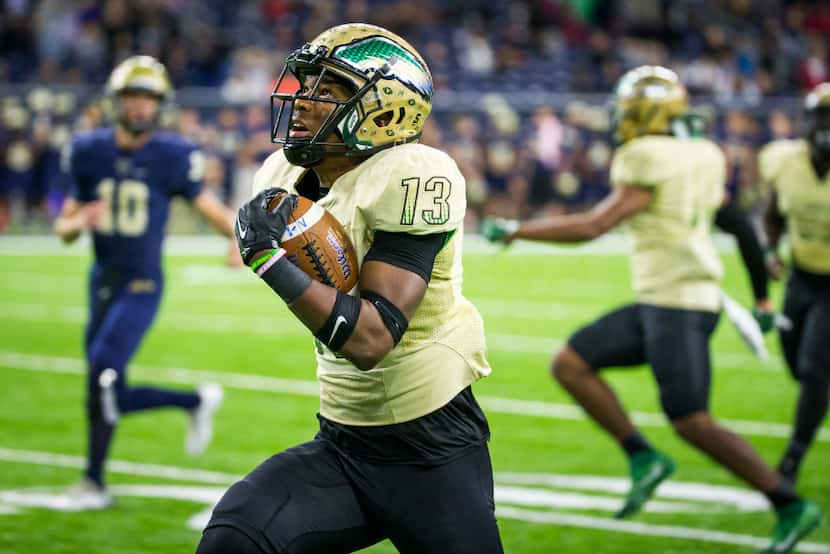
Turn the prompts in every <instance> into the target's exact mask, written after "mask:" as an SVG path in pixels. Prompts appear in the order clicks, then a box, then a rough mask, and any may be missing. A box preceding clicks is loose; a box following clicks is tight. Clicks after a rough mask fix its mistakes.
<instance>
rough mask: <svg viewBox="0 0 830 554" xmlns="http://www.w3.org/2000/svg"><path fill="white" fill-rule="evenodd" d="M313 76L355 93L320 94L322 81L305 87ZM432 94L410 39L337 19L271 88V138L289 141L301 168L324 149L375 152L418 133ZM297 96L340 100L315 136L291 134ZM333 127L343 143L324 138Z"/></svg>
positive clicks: (291, 156) (289, 153)
mask: <svg viewBox="0 0 830 554" xmlns="http://www.w3.org/2000/svg"><path fill="white" fill-rule="evenodd" d="M309 75H315V76H319V77H318V78H317V79H316V83H317V84H319V83H320V82H321V81H322V80H323V77H324V76H326V77H334V78H335V79H337V80H338V81H339V82H343V83H344V84H346V85H347V86H348V87H349V88H350V89H351V90H352V91H354V93H353V94H352V96H351V97H350V98H348V99H345V100H334V99H332V98H322V97H319V96H317V95H316V93H317V84H315V85H314V86H313V87H312V89H311V90H310V91H308V92H303V91H302V83H303V80H304V78H306V77H308V76H309ZM292 77H293V78H296V79H297V80H299V81H300V83H301V85H300V87H297V86H296V85H295V84H293V83H292V81H293V79H292ZM292 88H297V90H293V91H290V90H291V89H292ZM286 89H288V90H289V91H290V92H286ZM432 93H433V86H432V75H431V74H430V71H429V68H428V67H427V64H426V62H425V61H424V59H423V58H422V57H421V55H420V54H418V52H417V51H416V50H415V48H413V47H412V45H410V44H409V43H408V42H407V41H405V40H404V39H402V38H401V37H399V36H398V35H396V34H394V33H392V32H390V31H387V30H386V29H384V28H382V27H377V26H375V25H368V24H364V23H349V24H346V25H339V26H337V27H332V28H331V29H328V30H327V31H324V32H323V33H321V34H320V35H319V36H317V37H316V38H315V39H314V40H312V41H311V42H310V43H307V44H305V45H304V46H303V47H302V48H299V49H298V50H295V51H294V52H293V53H291V54H290V55H289V56H288V58H287V59H286V62H285V67H284V68H283V70H282V73H281V75H280V78H279V79H278V80H277V83H276V86H275V87H274V91H273V93H272V94H271V139H272V141H273V142H276V143H277V144H283V145H284V151H285V156H286V158H287V159H288V161H289V162H291V163H292V164H294V165H299V166H303V167H312V166H314V165H316V164H318V163H320V162H321V161H322V160H323V158H324V157H325V156H327V155H341V156H342V155H346V156H370V155H372V154H374V153H375V152H377V151H379V150H381V149H384V148H388V147H390V146H394V145H396V144H403V143H407V142H413V141H416V140H418V138H419V137H420V136H421V128H422V127H423V125H424V121H425V120H426V118H427V117H428V116H429V114H430V111H431V110H432ZM298 99H301V100H302V101H303V102H328V103H330V104H335V106H334V109H333V110H332V111H331V114H330V115H329V116H328V117H327V118H326V119H325V121H323V123H322V124H321V125H320V128H319V129H317V130H316V132H314V134H313V136H310V137H309V136H303V137H291V136H290V134H289V133H288V126H289V125H290V121H291V118H292V113H293V111H294V109H295V106H296V104H295V102H296V101H297V100H298ZM333 132H334V133H336V134H337V135H338V136H339V137H340V139H341V142H326V141H325V139H326V137H328V136H330V135H331V134H332V133H333Z"/></svg>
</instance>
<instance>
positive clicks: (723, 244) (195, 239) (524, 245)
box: [0, 233, 736, 259]
mask: <svg viewBox="0 0 830 554" xmlns="http://www.w3.org/2000/svg"><path fill="white" fill-rule="evenodd" d="M713 239H714V243H715V248H716V249H717V250H718V252H720V253H732V252H735V250H736V248H735V241H734V239H733V238H732V237H731V236H730V235H726V234H723V233H715V234H714V235H713ZM227 248H228V241H227V239H225V238H222V237H218V236H215V235H170V236H168V237H167V238H166V239H165V241H164V253H165V254H166V255H175V256H215V257H216V258H217V259H222V258H224V256H225V253H226V252H227ZM629 252H631V240H630V239H629V238H628V237H627V236H626V235H625V234H624V233H609V234H607V235H603V236H602V237H600V238H598V239H596V240H593V241H590V242H587V243H584V244H578V245H561V246H557V245H554V244H545V243H541V242H528V241H517V242H516V243H514V244H513V245H512V246H511V247H510V248H504V247H502V246H500V245H493V244H490V243H488V242H487V241H486V240H485V239H484V238H483V237H482V236H481V235H477V234H473V233H465V234H464V253H465V254H487V255H494V254H498V255H502V256H527V255H566V256H567V255H574V256H579V255H588V256H595V255H612V256H623V255H627V254H628V253H629ZM90 254H91V246H90V241H89V237H88V236H86V235H84V236H82V237H81V238H80V239H79V240H77V241H75V242H74V243H72V244H69V245H65V244H62V243H61V241H60V240H59V239H58V238H57V237H55V236H49V235H45V236H34V235H22V236H12V235H6V236H2V237H0V256H89V255H90Z"/></svg>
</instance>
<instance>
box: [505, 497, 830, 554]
mask: <svg viewBox="0 0 830 554" xmlns="http://www.w3.org/2000/svg"><path fill="white" fill-rule="evenodd" d="M496 516H498V517H500V518H509V519H518V520H521V521H528V522H533V523H550V524H553V525H562V526H565V527H579V528H582V529H599V530H603V531H616V532H618V533H628V534H631V535H641V536H642V535H645V536H651V537H664V538H671V539H685V540H690V539H691V540H698V541H705V542H716V543H721V544H733V545H739V546H748V547H754V548H760V547H764V546H766V545H767V543H768V542H769V539H766V538H762V537H754V536H752V535H739V534H737V533H725V532H722V531H708V530H705V529H695V528H692V527H680V526H677V525H655V524H652V523H640V522H636V521H621V520H616V519H608V518H604V517H593V516H584V515H579V514H568V513H562V512H553V511H551V512H546V511H537V510H527V509H522V508H514V507H512V506H499V507H497V508H496ZM796 550H797V551H798V552H817V553H821V554H826V553H830V545H828V544H821V543H811V542H802V543H800V544H799V545H798V546H797V547H796Z"/></svg>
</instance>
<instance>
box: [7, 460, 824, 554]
mask: <svg viewBox="0 0 830 554" xmlns="http://www.w3.org/2000/svg"><path fill="white" fill-rule="evenodd" d="M0 461H5V462H11V463H22V464H36V465H46V466H56V467H69V468H75V469H80V468H83V467H84V459H83V458H81V457H80V456H71V455H66V454H56V453H52V452H41V451H32V450H17V449H11V448H0ZM107 470H108V471H110V472H112V473H122V474H127V475H141V476H144V477H160V478H164V479H174V480H178V481H188V482H199V483H212V484H220V485H228V484H230V483H232V482H234V481H236V480H237V479H238V478H239V476H237V475H234V474H231V473H223V472H217V471H205V470H199V469H191V468H184V467H175V466H164V465H157V464H144V463H136V462H129V461H124V460H110V461H109V462H107ZM498 475H499V474H496V476H497V477H498ZM554 477H555V476H554ZM562 477H564V476H562ZM586 477H587V476H586ZM592 478H593V479H596V478H595V477H592ZM667 484H669V483H667ZM686 485H691V484H690V483H687V484H686ZM114 488H115V489H117V490H116V492H117V493H118V492H121V493H122V494H130V495H136V494H137V495H143V496H150V497H156V496H161V497H164V498H180V499H186V500H194V498H193V494H194V490H192V489H191V488H187V489H185V488H184V487H179V489H182V490H181V491H179V494H178V495H175V494H171V491H170V490H167V489H168V488H169V487H165V488H164V494H163V495H160V494H159V490H160V489H161V487H159V486H157V485H125V486H120V488H119V487H114ZM174 489H176V487H174ZM173 492H175V490H174V491H173ZM195 492H198V493H200V499H201V500H202V501H204V502H213V501H214V500H215V497H216V496H217V491H216V490H215V489H206V488H201V489H198V490H196V491H195ZM508 492H510V491H509V490H508ZM513 493H514V494H512V496H511V495H509V494H508V495H507V496H508V498H509V499H511V500H512V501H515V502H520V503H522V504H526V503H528V502H530V504H531V505H532V501H533V500H534V498H535V497H534V496H533V493H534V491H527V490H524V491H518V490H516V491H513ZM528 495H530V496H528ZM202 497H203V498H202ZM511 500H509V501H511ZM617 502H618V500H608V503H609V506H612V505H616V503H617ZM8 508H9V509H7V510H5V511H4V513H8V514H13V513H15V512H16V509H13V508H14V507H8ZM593 509H596V506H593ZM609 509H610V508H609ZM206 513H207V512H206ZM496 515H497V516H498V517H500V518H506V519H515V520H520V521H525V522H530V523H543V524H549V525H560V526H566V527H576V528H581V529H593V530H601V531H611V532H617V533H627V534H630V535H639V536H651V537H661V538H670V539H681V540H695V541H705V542H716V543H720V544H729V545H737V546H748V547H763V546H765V545H766V544H767V541H768V539H766V538H763V537H756V536H752V535H742V534H737V533H727V532H722V531H712V530H707V529H699V528H694V527H681V526H677V525H656V524H651V523H642V522H634V521H619V520H615V519H610V518H603V517H597V516H586V515H580V514H573V513H564V512H557V511H552V510H533V509H526V508H518V507H515V506H510V505H507V506H505V505H502V504H501V503H500V504H499V505H498V506H497V508H496ZM203 519H204V518H203ZM197 528H198V526H197ZM796 550H797V551H799V552H810V553H818V554H828V553H830V545H827V544H821V543H812V542H803V543H801V544H799V545H798V547H797V548H796Z"/></svg>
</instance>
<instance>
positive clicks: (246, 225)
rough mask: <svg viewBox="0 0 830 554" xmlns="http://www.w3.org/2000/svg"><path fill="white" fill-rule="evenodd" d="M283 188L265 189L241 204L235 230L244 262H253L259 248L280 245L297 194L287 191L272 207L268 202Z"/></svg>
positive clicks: (249, 263)
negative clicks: (269, 206) (269, 207)
mask: <svg viewBox="0 0 830 554" xmlns="http://www.w3.org/2000/svg"><path fill="white" fill-rule="evenodd" d="M284 192H287V191H286V190H285V189H281V188H270V189H266V190H264V191H262V192H260V193H259V194H257V195H256V196H254V197H253V198H252V199H251V200H250V201H248V202H247V203H246V204H244V205H243V206H242V207H241V208H239V214H238V215H237V217H236V225H235V226H234V234H235V235H236V242H237V244H238V245H239V253H240V254H241V255H242V261H244V262H245V265H251V261H252V260H253V257H254V255H255V254H256V253H257V252H261V251H262V250H270V249H272V248H279V246H280V237H282V233H283V231H285V226H286V225H287V224H288V218H289V216H290V215H291V212H293V211H294V209H295V208H296V207H297V195H295V194H285V195H284V196H283V197H282V199H281V200H280V202H279V203H278V204H277V205H276V206H274V207H273V208H271V209H270V210H269V209H268V204H270V203H271V201H272V200H273V199H274V197H275V196H276V195H277V194H279V193H284Z"/></svg>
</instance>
